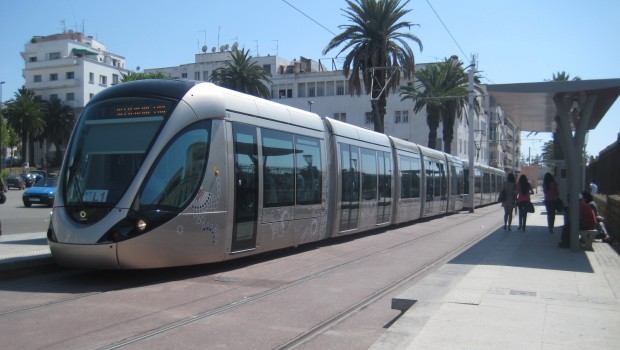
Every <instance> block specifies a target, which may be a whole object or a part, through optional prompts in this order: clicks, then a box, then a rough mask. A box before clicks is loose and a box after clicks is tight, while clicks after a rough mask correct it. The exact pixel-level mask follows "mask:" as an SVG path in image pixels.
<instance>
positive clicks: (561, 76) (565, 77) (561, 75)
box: [545, 71, 581, 81]
mask: <svg viewBox="0 0 620 350" xmlns="http://www.w3.org/2000/svg"><path fill="white" fill-rule="evenodd" d="M569 80H573V81H576V80H581V78H580V77H578V76H577V77H574V78H573V79H571V78H570V74H568V73H566V72H565V71H561V72H557V73H553V75H552V78H551V79H550V80H549V79H545V81H569Z"/></svg>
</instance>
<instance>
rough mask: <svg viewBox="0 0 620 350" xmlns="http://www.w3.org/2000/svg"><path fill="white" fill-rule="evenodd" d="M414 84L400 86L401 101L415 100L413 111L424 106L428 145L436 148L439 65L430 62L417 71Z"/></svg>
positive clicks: (440, 100)
mask: <svg viewBox="0 0 620 350" xmlns="http://www.w3.org/2000/svg"><path fill="white" fill-rule="evenodd" d="M416 78H417V80H418V84H417V85H416V86H403V87H401V94H400V97H401V101H404V100H407V99H411V100H414V101H415V104H414V106H413V111H414V112H415V113H418V112H420V111H421V110H422V109H423V108H425V107H426V124H427V125H428V147H429V148H432V149H436V148H437V129H438V128H439V123H440V122H441V109H442V96H443V93H442V90H441V89H442V84H443V79H442V76H441V67H440V66H439V64H430V65H428V66H426V68H424V69H423V70H421V71H419V72H417V74H416Z"/></svg>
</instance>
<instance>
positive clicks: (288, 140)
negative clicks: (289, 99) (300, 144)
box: [261, 129, 295, 208]
mask: <svg viewBox="0 0 620 350" xmlns="http://www.w3.org/2000/svg"><path fill="white" fill-rule="evenodd" d="M261 132H262V141H263V159H264V168H263V203H264V207H266V208H267V207H284V206H292V205H293V204H294V199H295V198H294V194H295V192H294V190H295V172H294V169H295V165H294V157H293V154H294V151H293V135H292V134H289V133H285V132H281V131H275V130H269V129H262V130H261Z"/></svg>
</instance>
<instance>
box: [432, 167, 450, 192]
mask: <svg viewBox="0 0 620 350" xmlns="http://www.w3.org/2000/svg"><path fill="white" fill-rule="evenodd" d="M435 166H436V168H437V175H438V176H437V180H438V183H437V186H435V195H439V196H441V197H442V198H446V194H447V192H448V190H447V186H448V182H447V179H446V166H445V165H444V164H442V163H435ZM437 191H439V193H437Z"/></svg>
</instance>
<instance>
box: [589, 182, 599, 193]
mask: <svg viewBox="0 0 620 350" xmlns="http://www.w3.org/2000/svg"><path fill="white" fill-rule="evenodd" d="M590 193H591V194H597V193H598V186H597V185H596V183H595V182H594V179H592V180H590Z"/></svg>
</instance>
